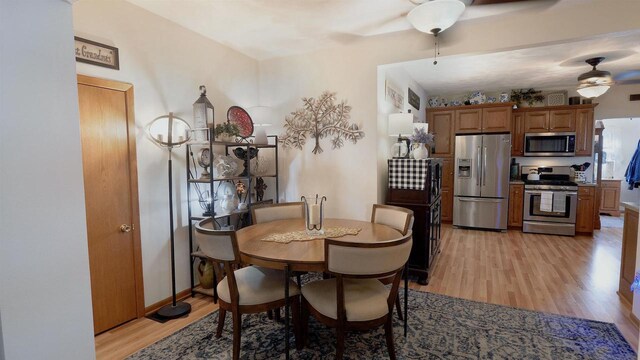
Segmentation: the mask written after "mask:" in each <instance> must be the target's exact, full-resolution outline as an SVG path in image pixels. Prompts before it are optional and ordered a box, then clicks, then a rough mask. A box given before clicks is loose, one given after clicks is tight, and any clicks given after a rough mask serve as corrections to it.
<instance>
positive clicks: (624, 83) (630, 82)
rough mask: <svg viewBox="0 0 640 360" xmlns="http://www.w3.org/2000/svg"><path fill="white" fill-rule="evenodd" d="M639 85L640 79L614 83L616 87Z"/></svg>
mask: <svg viewBox="0 0 640 360" xmlns="http://www.w3.org/2000/svg"><path fill="white" fill-rule="evenodd" d="M637 84H640V79H635V80H624V81H616V85H637Z"/></svg>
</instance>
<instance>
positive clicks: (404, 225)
mask: <svg viewBox="0 0 640 360" xmlns="http://www.w3.org/2000/svg"><path fill="white" fill-rule="evenodd" d="M413 221H414V217H413V210H410V209H407V208H403V207H399V206H392V205H381V204H373V209H372V210H371V222H372V223H375V224H382V225H387V226H390V227H392V228H394V229H396V230H398V231H400V233H402V234H403V235H404V234H406V233H407V232H408V231H410V230H412V229H413ZM406 275H407V274H405V276H406ZM392 280H393V279H391V278H384V279H380V281H382V283H383V284H385V285H389V284H390V283H391V281H392ZM395 303H396V311H397V313H398V318H399V319H400V320H404V321H407V320H406V319H404V316H403V315H402V306H401V305H400V295H399V294H398V295H397V296H396V300H395Z"/></svg>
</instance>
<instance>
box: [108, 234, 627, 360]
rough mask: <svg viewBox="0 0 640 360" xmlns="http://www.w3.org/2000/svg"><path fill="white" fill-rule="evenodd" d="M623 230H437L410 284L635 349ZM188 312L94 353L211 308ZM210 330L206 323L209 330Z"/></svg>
mask: <svg viewBox="0 0 640 360" xmlns="http://www.w3.org/2000/svg"><path fill="white" fill-rule="evenodd" d="M621 239H622V229H615V228H603V230H602V231H596V233H595V235H594V237H593V238H591V237H587V236H577V237H575V238H571V237H560V236H550V235H534V234H523V233H521V232H519V231H509V232H507V233H497V232H483V231H474V230H461V229H454V228H452V227H451V226H448V225H445V227H444V229H443V243H442V253H441V254H440V258H439V260H438V261H437V263H436V267H435V271H434V273H433V275H432V277H431V279H430V282H429V285H427V286H420V285H419V284H417V283H413V282H412V283H411V288H412V289H416V290H421V291H430V292H435V293H439V294H444V295H449V296H454V297H460V298H464V299H470V300H476V301H483V302H489V303H493V304H500V305H507V306H513V307H518V308H524V309H530V310H536V311H543V312H549V313H555V314H562V315H568V316H575V317H581V318H586V319H593V320H599V321H605V322H612V323H615V324H616V325H617V326H618V328H619V329H620V331H621V332H622V334H623V335H624V337H625V338H626V339H627V341H628V342H629V343H630V344H631V345H632V346H633V348H634V349H636V350H637V348H638V328H637V327H636V326H635V325H634V324H633V323H632V322H631V320H630V319H629V308H628V306H627V305H625V304H623V303H622V302H621V300H620V299H619V297H618V295H617V294H616V290H617V288H618V276H619V271H620V251H621ZM187 301H188V302H190V303H191V304H192V306H193V310H192V312H191V314H189V316H188V317H187V318H183V319H178V320H173V321H169V322H167V323H165V324H160V323H157V322H155V321H152V320H149V319H139V320H134V321H131V322H129V323H127V324H125V325H123V326H120V327H118V328H116V329H114V330H111V331H108V332H106V333H103V334H101V335H98V336H97V337H96V354H97V358H98V359H122V358H124V357H126V356H127V355H130V354H132V353H134V352H136V351H137V350H139V349H142V348H144V347H146V346H148V345H150V344H152V343H154V342H156V341H158V340H160V339H162V338H164V337H166V336H167V335H170V334H172V333H173V332H175V331H177V330H179V329H181V328H182V327H184V326H186V325H188V324H190V323H191V322H194V321H196V320H198V319H200V318H202V317H203V316H205V315H207V314H208V313H210V312H211V311H213V310H215V309H216V308H217V306H216V305H214V304H213V303H212V301H211V298H207V297H203V296H198V297H196V298H193V299H191V298H190V299H187ZM212 331H213V329H212Z"/></svg>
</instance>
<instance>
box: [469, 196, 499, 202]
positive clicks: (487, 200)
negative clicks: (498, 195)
mask: <svg viewBox="0 0 640 360" xmlns="http://www.w3.org/2000/svg"><path fill="white" fill-rule="evenodd" d="M458 200H460V201H466V202H489V203H499V202H502V201H503V200H502V199H485V198H482V199H467V198H461V197H459V198H458Z"/></svg>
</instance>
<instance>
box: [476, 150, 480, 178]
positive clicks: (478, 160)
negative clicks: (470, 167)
mask: <svg viewBox="0 0 640 360" xmlns="http://www.w3.org/2000/svg"><path fill="white" fill-rule="evenodd" d="M476 159H477V161H476V174H477V176H476V186H480V171H481V170H480V164H481V163H480V161H481V160H480V146H478V152H477V155H476Z"/></svg>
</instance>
